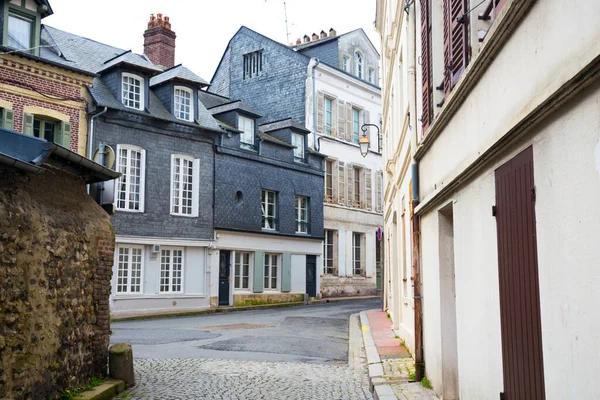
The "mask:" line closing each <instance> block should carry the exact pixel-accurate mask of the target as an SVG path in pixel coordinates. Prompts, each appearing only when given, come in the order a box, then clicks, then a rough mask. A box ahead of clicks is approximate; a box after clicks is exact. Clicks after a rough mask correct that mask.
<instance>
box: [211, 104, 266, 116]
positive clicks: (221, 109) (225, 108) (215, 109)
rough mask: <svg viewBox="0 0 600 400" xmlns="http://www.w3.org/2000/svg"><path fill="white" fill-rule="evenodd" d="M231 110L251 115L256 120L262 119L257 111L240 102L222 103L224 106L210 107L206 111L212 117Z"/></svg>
mask: <svg viewBox="0 0 600 400" xmlns="http://www.w3.org/2000/svg"><path fill="white" fill-rule="evenodd" d="M233 110H241V111H244V112H245V113H247V114H250V115H253V116H254V117H256V118H260V117H262V115H260V114H259V113H258V111H256V110H255V109H254V108H252V107H250V106H249V105H247V104H245V103H242V101H241V100H235V101H231V102H229V103H224V104H221V105H217V106H214V107H210V108H209V109H208V111H209V112H210V113H211V114H212V115H218V114H223V113H225V112H228V111H233Z"/></svg>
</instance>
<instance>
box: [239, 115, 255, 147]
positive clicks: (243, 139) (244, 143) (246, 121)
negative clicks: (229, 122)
mask: <svg viewBox="0 0 600 400" xmlns="http://www.w3.org/2000/svg"><path fill="white" fill-rule="evenodd" d="M254 128H255V126H254V120H253V119H252V118H248V117H245V116H243V115H238V129H239V130H241V131H243V132H242V133H240V147H242V148H246V149H248V148H249V149H250V150H254V139H255V138H254V130H255V129H254Z"/></svg>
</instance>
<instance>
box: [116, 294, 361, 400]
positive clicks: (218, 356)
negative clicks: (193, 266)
mask: <svg viewBox="0 0 600 400" xmlns="http://www.w3.org/2000/svg"><path fill="white" fill-rule="evenodd" d="M365 305H366V306H371V304H370V303H367V304H365ZM360 307H361V306H360V305H358V304H352V305H351V304H346V305H343V304H340V305H332V306H326V307H320V308H306V309H305V310H301V309H296V310H289V311H286V312H285V313H282V312H281V311H279V312H273V313H263V314H253V315H250V314H241V313H240V314H239V315H237V316H235V317H236V318H235V321H236V322H237V324H236V325H235V327H236V328H240V327H241V328H244V329H241V328H240V329H236V330H233V331H231V330H232V326H233V325H231V324H229V323H230V322H232V321H233V318H232V316H230V317H220V318H211V319H206V320H202V321H199V320H191V321H190V320H188V319H173V320H171V321H169V322H170V324H171V325H172V326H171V327H170V328H169V329H167V330H166V332H167V333H169V332H170V333H174V334H175V335H174V337H171V338H165V337H162V336H160V335H159V334H157V333H152V334H151V331H153V330H154V329H157V328H159V329H165V328H166V327H162V326H160V324H161V322H160V321H158V322H157V321H144V322H143V323H135V324H123V323H121V324H118V325H117V329H120V330H121V336H120V339H121V338H122V339H128V340H131V341H133V342H134V343H139V344H137V345H134V356H135V357H136V359H135V360H134V366H135V374H136V383H137V384H136V386H135V387H133V388H131V389H129V390H128V391H126V392H124V393H122V394H121V395H120V396H119V398H120V399H161V400H171V399H244V400H246V399H248V400H251V399H265V400H268V399H277V400H279V399H307V400H328V399H332V400H338V399H372V395H371V392H370V390H369V379H368V373H367V366H366V365H367V364H366V355H365V351H364V345H363V341H362V333H361V331H360V324H359V321H358V314H352V315H350V312H354V313H356V312H357V310H356V309H357V308H358V309H360ZM340 317H341V318H340ZM230 319H231V320H232V321H230ZM245 319H248V321H245ZM243 322H252V323H254V324H255V325H256V326H249V325H243V326H241V325H240V323H243ZM200 323H202V324H203V326H202V327H201V329H200V332H197V331H198V326H199V324H200ZM225 323H227V324H229V325H224V324H225ZM257 324H261V325H260V326H259V325H257ZM263 325H268V326H270V327H264V326H263ZM251 328H252V329H251ZM311 332H314V333H312V342H311V341H310V340H309V339H310V338H311ZM214 333H216V334H218V335H220V336H219V337H216V338H215V337H213V336H212V335H213V334H214ZM209 334H210V335H209ZM126 335H127V336H129V337H127V338H126ZM240 335H241V336H240ZM248 335H252V336H253V337H255V338H257V339H256V340H253V341H250V340H249V339H248V338H247V337H248ZM136 336H137V337H136ZM167 336H168V335H167ZM269 338H270V340H271V341H272V342H273V343H268V340H267V339H269ZM282 338H288V340H286V341H282V340H281V339H282ZM167 339H168V340H167ZM219 339H220V341H218V340H219ZM232 339H235V340H237V341H236V342H233V343H232ZM242 339H243V340H242ZM259 339H260V340H259ZM292 339H296V342H298V341H300V343H301V346H296V347H294V346H292V345H293V340H292ZM215 340H217V341H215ZM170 341H176V342H177V343H175V344H173V343H169V342H170ZM142 343H152V344H151V345H144V344H142ZM206 343H208V344H206ZM249 343H250V344H249ZM275 343H276V344H275ZM290 343H291V344H292V345H290ZM267 344H268V345H267ZM341 346H343V348H342V347H341ZM207 347H209V348H208V350H207ZM161 348H162V349H161ZM199 348H200V349H199ZM136 349H138V353H137V354H136ZM342 350H343V351H342ZM170 351H173V352H172V353H171V355H170V357H169V353H170ZM186 352H187V357H186V356H185V353H186ZM140 353H141V354H142V355H143V357H141V358H139V355H140ZM152 354H154V357H151V355H152ZM346 360H347V361H346Z"/></svg>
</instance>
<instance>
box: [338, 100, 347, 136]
mask: <svg viewBox="0 0 600 400" xmlns="http://www.w3.org/2000/svg"><path fill="white" fill-rule="evenodd" d="M345 104H346V103H344V101H343V100H338V112H337V120H338V132H337V136H338V138H340V139H342V140H344V139H345V137H346V136H345V133H344V132H346V108H345Z"/></svg>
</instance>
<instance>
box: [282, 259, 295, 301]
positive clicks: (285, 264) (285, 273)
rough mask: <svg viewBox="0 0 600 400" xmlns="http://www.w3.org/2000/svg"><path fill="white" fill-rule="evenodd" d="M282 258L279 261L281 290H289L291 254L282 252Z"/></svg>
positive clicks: (290, 282)
mask: <svg viewBox="0 0 600 400" xmlns="http://www.w3.org/2000/svg"><path fill="white" fill-rule="evenodd" d="M282 258H283V260H282V262H281V291H282V292H291V291H292V255H291V254H290V253H283V257H282Z"/></svg>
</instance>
